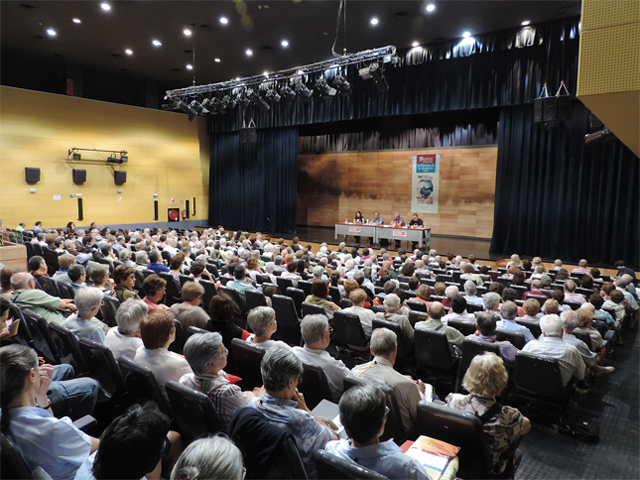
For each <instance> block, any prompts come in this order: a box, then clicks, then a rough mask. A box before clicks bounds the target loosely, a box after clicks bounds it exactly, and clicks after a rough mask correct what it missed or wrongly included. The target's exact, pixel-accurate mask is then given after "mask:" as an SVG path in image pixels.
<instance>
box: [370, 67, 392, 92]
mask: <svg viewBox="0 0 640 480" xmlns="http://www.w3.org/2000/svg"><path fill="white" fill-rule="evenodd" d="M369 75H370V76H371V78H373V80H374V82H376V87H377V88H378V92H380V93H385V92H388V91H389V84H388V83H387V79H386V78H384V74H383V73H382V67H381V66H380V64H378V63H374V64H372V65H370V66H369Z"/></svg>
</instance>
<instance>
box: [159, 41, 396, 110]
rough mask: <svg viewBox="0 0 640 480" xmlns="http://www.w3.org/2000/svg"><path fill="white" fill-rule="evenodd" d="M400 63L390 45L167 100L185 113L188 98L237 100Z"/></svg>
mask: <svg viewBox="0 0 640 480" xmlns="http://www.w3.org/2000/svg"><path fill="white" fill-rule="evenodd" d="M398 60H399V59H398V56H397V55H396V47H395V46H393V45H389V46H386V47H381V48H375V49H372V50H364V51H362V52H358V53H351V54H346V55H342V56H339V57H336V58H331V59H329V60H325V61H322V62H316V63H311V64H308V65H303V66H300V67H295V68H289V69H286V70H279V71H277V72H271V73H269V76H268V78H265V75H264V74H262V75H254V76H251V77H244V78H237V79H232V80H227V81H225V82H218V83H210V84H208V85H194V86H191V87H185V88H178V89H174V90H167V92H166V99H167V100H170V101H171V102H174V104H176V105H178V108H180V109H181V110H183V111H185V110H186V109H185V108H184V107H189V106H188V105H187V104H185V105H184V106H182V105H180V104H179V103H178V102H183V99H185V98H203V97H205V96H211V95H218V96H221V95H224V96H225V97H226V96H230V97H229V98H234V96H235V93H237V92H238V91H242V90H245V89H249V88H251V89H253V90H254V91H255V92H257V91H259V86H260V85H262V84H263V83H265V82H268V83H270V84H272V85H277V84H285V83H287V84H288V83H289V82H290V81H294V82H296V83H297V84H298V85H300V84H301V83H300V82H301V79H303V78H308V76H309V75H314V74H322V73H324V72H325V71H327V70H333V69H340V68H346V67H348V66H351V65H358V66H359V67H363V66H364V67H366V66H368V65H369V64H372V63H374V62H378V63H392V64H396V63H397V62H398ZM347 85H348V83H347ZM286 88H288V85H287V86H285V87H282V88H281V90H280V94H281V95H283V96H285V97H287V98H291V99H292V98H295V92H294V91H293V90H291V89H290V88H289V89H288V90H286ZM294 88H295V86H294ZM305 88H306V87H305ZM387 88H388V87H387ZM283 90H284V92H283ZM345 90H346V89H345ZM345 90H341V93H342V92H344V91H345ZM299 93H300V92H298V94H299ZM290 94H293V95H290ZM240 97H242V95H238V96H235V99H236V100H237V101H238V102H239V103H241V104H243V105H244V104H245V103H247V104H248V102H245V101H244V100H243V99H241V98H240ZM267 105H268V104H267ZM190 110H192V111H193V109H190ZM188 113H191V112H188Z"/></svg>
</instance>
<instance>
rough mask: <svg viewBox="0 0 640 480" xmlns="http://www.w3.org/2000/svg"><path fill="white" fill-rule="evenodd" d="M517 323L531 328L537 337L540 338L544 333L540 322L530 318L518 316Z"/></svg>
mask: <svg viewBox="0 0 640 480" xmlns="http://www.w3.org/2000/svg"><path fill="white" fill-rule="evenodd" d="M516 323H517V324H518V325H522V326H524V327H527V328H528V329H529V330H531V333H532V334H533V336H534V337H535V338H538V337H539V336H540V335H542V330H541V329H540V322H534V321H533V320H529V319H528V318H516Z"/></svg>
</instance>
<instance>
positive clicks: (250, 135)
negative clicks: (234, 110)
mask: <svg viewBox="0 0 640 480" xmlns="http://www.w3.org/2000/svg"><path fill="white" fill-rule="evenodd" d="M257 141H258V134H257V133H256V127H247V128H241V129H240V143H256V142H257Z"/></svg>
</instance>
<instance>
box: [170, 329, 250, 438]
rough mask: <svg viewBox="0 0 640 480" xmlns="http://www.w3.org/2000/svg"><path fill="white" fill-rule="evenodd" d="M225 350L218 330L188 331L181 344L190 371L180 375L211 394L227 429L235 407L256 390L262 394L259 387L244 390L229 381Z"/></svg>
mask: <svg viewBox="0 0 640 480" xmlns="http://www.w3.org/2000/svg"><path fill="white" fill-rule="evenodd" d="M228 353H229V352H228V350H227V349H226V348H225V346H224V345H223V344H222V336H221V335H220V334H219V333H203V334H200V335H191V337H189V339H188V340H187V343H185V344H184V356H185V357H186V359H187V361H188V362H189V366H190V367H191V370H193V373H188V374H186V375H184V376H183V377H182V378H181V379H180V383H182V384H183V385H186V386H187V387H189V388H193V389H194V390H198V391H200V392H202V393H204V394H206V395H208V396H209V398H211V400H212V401H213V405H214V407H215V409H216V411H217V412H218V415H219V416H220V420H222V424H223V430H225V431H227V430H228V429H229V423H230V422H231V417H232V416H233V414H234V413H235V411H236V410H237V409H238V408H242V407H246V406H247V402H248V401H249V399H250V398H252V397H255V396H256V393H257V394H258V395H262V390H261V389H258V388H256V389H255V390H254V392H255V393H254V392H243V391H242V390H240V387H238V386H237V385H233V384H232V383H230V382H229V380H228V379H227V374H226V373H225V371H224V370H223V368H224V367H226V366H227V354H228Z"/></svg>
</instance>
